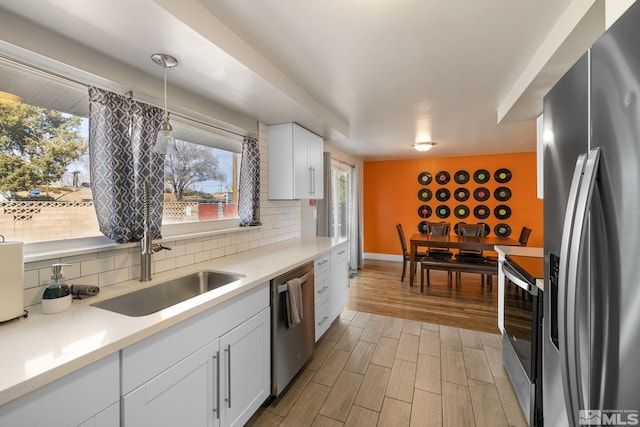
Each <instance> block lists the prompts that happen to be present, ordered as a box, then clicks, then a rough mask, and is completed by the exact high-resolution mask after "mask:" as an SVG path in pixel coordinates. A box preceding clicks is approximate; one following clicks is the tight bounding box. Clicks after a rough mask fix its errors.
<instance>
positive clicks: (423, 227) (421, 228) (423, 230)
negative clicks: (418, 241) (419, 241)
mask: <svg viewBox="0 0 640 427" xmlns="http://www.w3.org/2000/svg"><path fill="white" fill-rule="evenodd" d="M418 232H420V233H422V234H427V221H421V222H420V224H418Z"/></svg>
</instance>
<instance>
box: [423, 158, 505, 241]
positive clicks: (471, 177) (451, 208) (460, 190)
mask: <svg viewBox="0 0 640 427" xmlns="http://www.w3.org/2000/svg"><path fill="white" fill-rule="evenodd" d="M512 178H513V175H512V172H511V170H510V169H508V168H496V169H487V168H482V167H479V168H477V169H475V170H464V169H458V170H454V171H447V170H438V171H428V170H426V171H422V172H420V173H419V174H418V184H419V185H420V187H419V188H418V189H417V199H418V204H416V208H417V213H418V217H419V218H420V222H419V224H420V225H419V226H418V230H419V231H420V232H421V233H425V232H426V228H425V226H424V225H423V223H424V224H426V222H425V221H424V220H425V219H428V218H429V219H430V220H431V221H434V220H435V219H433V218H434V217H435V218H438V220H443V221H451V219H454V220H455V219H458V220H466V221H468V222H470V223H480V224H483V226H484V228H485V235H488V234H489V233H491V232H492V231H493V232H494V233H495V234H496V235H497V236H505V237H506V236H508V235H510V234H511V228H510V225H509V224H507V222H508V221H509V218H510V217H511V215H512V212H511V207H510V206H509V201H510V200H511V199H512V196H513V194H512V189H511V187H510V186H506V185H505V184H506V183H508V182H510V181H511V179H512ZM434 185H435V187H434ZM480 221H486V222H480ZM452 222H454V221H452ZM461 222H462V221H458V223H457V224H456V226H457V225H458V224H459V223H461Z"/></svg>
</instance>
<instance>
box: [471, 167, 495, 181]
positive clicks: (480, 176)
mask: <svg viewBox="0 0 640 427" xmlns="http://www.w3.org/2000/svg"><path fill="white" fill-rule="evenodd" d="M489 178H491V174H490V173H489V171H488V170H486V169H478V170H477V171H476V172H475V173H474V174H473V180H474V181H475V182H477V183H478V184H484V183H485V182H487V181H489Z"/></svg>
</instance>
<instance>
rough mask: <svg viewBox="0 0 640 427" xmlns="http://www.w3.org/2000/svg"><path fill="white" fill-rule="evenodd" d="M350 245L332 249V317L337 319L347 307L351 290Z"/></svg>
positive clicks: (342, 244)
mask: <svg viewBox="0 0 640 427" xmlns="http://www.w3.org/2000/svg"><path fill="white" fill-rule="evenodd" d="M348 261H349V243H348V242H344V243H341V244H340V245H338V246H336V247H334V248H333V249H331V317H332V318H333V319H335V318H337V317H338V316H339V315H340V313H342V310H344V308H345V307H346V305H347V297H348V288H349V265H348Z"/></svg>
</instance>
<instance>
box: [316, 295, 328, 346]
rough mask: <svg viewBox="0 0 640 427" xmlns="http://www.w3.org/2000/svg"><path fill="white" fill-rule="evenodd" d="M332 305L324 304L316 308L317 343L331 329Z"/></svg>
mask: <svg viewBox="0 0 640 427" xmlns="http://www.w3.org/2000/svg"><path fill="white" fill-rule="evenodd" d="M330 311H331V304H330V303H329V301H327V302H325V303H323V304H322V305H320V306H319V307H318V308H316V324H315V329H316V341H318V340H319V339H320V337H321V336H322V335H324V333H325V332H326V331H327V329H329V326H330V325H331V316H330Z"/></svg>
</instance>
